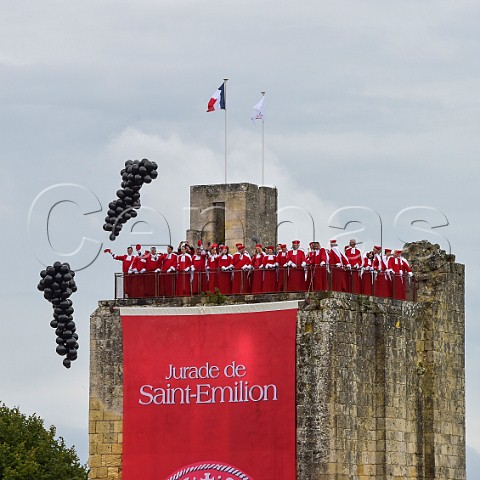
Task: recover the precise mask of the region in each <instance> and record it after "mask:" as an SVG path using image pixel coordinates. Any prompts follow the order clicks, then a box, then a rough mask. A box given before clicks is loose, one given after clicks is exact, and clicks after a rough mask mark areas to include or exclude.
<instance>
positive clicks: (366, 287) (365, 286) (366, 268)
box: [361, 257, 374, 295]
mask: <svg viewBox="0 0 480 480" xmlns="http://www.w3.org/2000/svg"><path fill="white" fill-rule="evenodd" d="M373 263H374V259H373V258H372V259H370V258H368V257H364V259H363V265H362V267H363V268H362V272H361V293H362V294H363V295H373V278H374V273H373V272H374V267H373Z"/></svg>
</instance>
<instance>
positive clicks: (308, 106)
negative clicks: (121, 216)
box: [0, 0, 480, 474]
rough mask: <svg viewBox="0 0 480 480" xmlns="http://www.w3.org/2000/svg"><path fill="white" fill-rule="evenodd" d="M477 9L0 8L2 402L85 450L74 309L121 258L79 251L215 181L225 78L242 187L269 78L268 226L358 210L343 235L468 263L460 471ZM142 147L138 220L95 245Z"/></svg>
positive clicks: (89, 304)
mask: <svg viewBox="0 0 480 480" xmlns="http://www.w3.org/2000/svg"><path fill="white" fill-rule="evenodd" d="M479 21H480V5H479V4H478V2H474V1H469V0H455V1H438V0H437V1H432V0H425V1H422V2H418V1H411V0H405V1H402V2H400V1H396V2H381V1H378V0H371V1H364V0H349V1H348V0H338V1H335V2H327V1H324V0H316V1H313V0H306V1H304V2H302V3H298V2H297V3H295V2H291V1H289V2H286V1H283V0H276V1H271V0H265V1H263V2H258V1H257V2H253V1H251V0H244V1H242V2H233V1H230V0H224V1H222V2H218V1H215V0H210V1H204V0H195V1H192V0H184V1H181V2H179V1H173V0H135V1H133V0H120V1H118V0H116V1H113V0H96V1H91V0H83V1H82V2H76V1H65V0H62V1H60V0H57V1H52V0H44V1H42V2H34V1H32V0H25V1H23V2H18V1H15V2H14V1H12V0H4V1H3V2H2V3H1V5H0V79H1V84H2V88H1V90H0V102H1V108H0V115H1V125H2V135H1V137H0V139H1V140H0V141H1V150H2V156H3V160H2V165H3V168H4V174H3V175H1V176H0V188H1V191H2V202H1V205H0V216H1V220H2V224H3V225H4V233H3V235H2V236H1V242H2V243H1V247H2V251H3V252H4V255H3V262H2V265H3V268H2V272H3V273H2V289H1V291H0V296H1V297H0V298H1V300H2V305H3V315H2V327H1V335H0V363H1V365H2V368H1V370H0V400H2V401H4V402H6V403H7V404H8V405H9V406H13V405H19V406H20V408H21V409H22V411H24V412H25V413H33V412H36V413H38V414H39V415H40V416H41V417H43V418H44V419H45V420H46V423H47V424H54V425H56V426H57V428H58V431H59V433H60V434H61V435H62V436H64V438H65V439H66V441H67V443H68V444H75V446H76V448H77V450H78V452H79V454H80V456H81V458H82V460H84V461H86V459H87V444H88V439H87V419H88V332H89V326H88V323H89V315H90V313H91V312H92V311H93V310H94V309H95V308H96V304H97V301H98V300H99V299H105V298H112V296H113V272H115V271H118V270H119V267H120V265H119V264H116V262H113V261H112V260H111V258H110V257H108V256H106V255H103V254H101V255H99V256H98V257H96V252H98V251H99V250H100V249H103V248H106V247H107V246H109V247H111V248H112V249H113V250H114V251H116V252H121V251H123V250H124V249H125V247H126V245H127V244H129V243H136V241H137V239H138V238H140V237H139V235H144V238H146V239H147V241H148V239H151V238H154V240H155V242H156V243H169V242H170V241H171V242H173V243H174V244H178V242H179V241H180V240H182V239H183V237H184V236H185V233H184V232H185V230H186V228H188V205H189V186H190V185H192V184H201V183H222V182H223V179H224V178H223V176H224V171H223V168H224V115H223V112H214V113H208V114H207V113H206V112H205V110H206V105H207V102H208V100H209V98H210V96H211V94H212V93H213V92H214V90H215V89H216V88H217V87H218V86H219V85H220V84H221V82H222V79H223V78H229V81H228V86H227V105H228V166H229V177H228V181H229V182H252V183H259V182H261V126H260V125H253V124H252V122H251V121H250V115H251V108H252V106H253V105H254V104H256V103H257V101H258V100H259V98H260V92H261V91H262V90H265V91H266V92H267V94H266V119H265V183H266V184H267V185H275V186H277V187H278V189H279V203H280V207H281V209H282V210H281V219H282V220H288V221H290V222H291V223H285V224H284V226H282V227H281V229H280V240H283V241H289V240H291V238H292V237H294V236H295V237H296V236H298V237H300V238H301V240H302V241H303V242H307V241H308V240H310V239H311V238H312V236H313V225H312V221H311V220H310V215H311V216H312V218H313V219H314V222H315V227H314V228H315V235H316V238H317V239H319V240H320V241H321V242H327V241H328V239H329V238H331V237H332V236H334V235H335V236H340V235H341V234H342V231H341V230H339V229H338V228H336V229H335V228H332V226H333V227H345V225H346V224H347V223H348V222H356V223H349V224H348V226H347V230H348V232H343V233H344V234H345V236H347V237H348V236H351V231H352V230H355V229H362V228H363V229H364V230H363V231H362V232H358V233H356V235H357V237H358V238H359V239H360V240H362V241H363V242H364V245H371V242H377V241H378V240H379V238H380V237H382V239H383V243H384V245H389V246H391V247H394V248H396V247H399V246H401V245H402V242H403V241H412V240H420V239H428V240H430V241H432V242H436V243H440V244H441V245H442V247H443V248H445V249H447V250H448V249H450V248H451V251H452V253H454V254H455V255H456V256H457V260H458V261H459V262H461V263H465V264H466V265H467V280H466V293H467V297H466V298H467V301H466V307H467V322H466V330H467V331H466V333H467V342H466V347H467V352H466V368H467V430H468V431H467V442H468V452H469V458H468V462H469V469H470V473H471V474H473V473H474V472H475V470H476V469H478V471H477V474H478V472H480V461H479V459H480V413H479V412H478V409H477V408H475V406H476V405H478V404H479V402H480V380H479V379H478V378H479V377H478V375H477V372H478V369H479V367H480V359H479V356H478V355H477V351H478V348H479V345H480V327H479V326H478V325H477V321H476V315H475V311H477V310H478V309H479V308H480V303H479V300H478V298H479V296H478V295H476V290H477V289H478V286H479V283H480V274H479V270H480V261H479V258H478V255H476V254H475V252H474V253H473V254H472V248H473V247H474V245H475V239H476V238H477V237H478V235H479V230H480V227H479V225H478V223H477V222H478V210H477V203H478V199H479V193H478V187H477V184H478V177H479V172H480V161H479V160H480V159H479V146H480V145H479V144H480V135H479V134H478V132H479V129H480V108H479V107H480V60H479V59H480V30H479V29H478V25H479ZM144 157H147V158H149V159H151V160H155V161H156V162H157V163H158V165H159V173H160V174H159V177H158V179H157V180H155V182H154V183H152V184H150V185H147V186H145V187H144V188H143V190H142V203H143V205H144V206H145V207H146V208H145V209H144V212H143V214H142V215H144V217H141V218H142V219H143V220H144V222H145V223H143V224H140V225H138V226H137V229H136V230H135V231H134V232H132V233H130V232H129V231H124V232H122V234H121V236H120V237H119V239H118V240H117V241H116V242H115V243H114V244H113V245H112V244H111V243H110V242H109V241H108V236H107V235H106V234H105V232H103V230H102V228H101V227H102V224H103V218H104V216H105V211H106V207H107V205H108V203H109V202H110V201H111V200H113V199H114V198H115V191H116V190H117V189H118V188H119V184H120V177H119V171H120V169H121V168H122V166H123V163H124V162H125V160H127V159H130V158H132V159H135V158H139V159H140V158H144ZM65 200H67V201H65ZM55 205H56V206H55ZM53 206H55V208H53V209H52V207H53ZM347 207H348V208H347ZM100 209H103V211H100ZM47 219H49V222H47ZM380 220H381V224H380ZM412 221H416V223H415V224H414V225H415V226H416V229H414V228H412V227H411V226H409V225H410V223H411V222H412ZM167 222H168V226H167ZM359 222H361V223H359ZM47 223H48V231H47ZM380 225H381V226H380ZM169 229H170V233H169ZM420 229H422V230H420ZM148 232H153V233H152V234H150V235H149V234H148ZM47 235H48V237H47ZM82 238H88V239H90V240H85V241H84V243H83V244H82ZM57 259H60V260H63V261H70V262H71V264H72V265H73V266H74V267H75V268H76V269H77V270H79V272H78V274H77V277H76V279H77V283H78V287H79V290H78V292H77V293H76V294H75V295H74V297H73V301H74V306H75V309H76V310H75V321H76V323H77V327H78V333H79V336H80V340H79V342H80V351H79V359H78V360H77V361H76V362H74V364H73V366H72V368H71V369H70V370H66V369H65V368H63V367H62V365H61V358H60V357H58V356H57V355H56V354H55V352H54V348H55V338H54V332H53V330H51V329H50V327H49V322H50V319H51V306H50V305H49V304H48V303H47V302H46V301H45V300H44V299H43V297H42V295H41V294H40V293H39V292H38V291H37V290H36V284H37V282H38V279H39V277H38V274H39V271H40V270H41V269H42V264H41V262H44V263H49V262H53V261H55V260H57ZM87 265H89V266H88V267H87V268H84V267H86V266H87Z"/></svg>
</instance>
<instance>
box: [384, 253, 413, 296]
mask: <svg viewBox="0 0 480 480" xmlns="http://www.w3.org/2000/svg"><path fill="white" fill-rule="evenodd" d="M401 255H402V250H394V252H393V256H391V257H389V259H388V268H389V270H391V271H392V272H393V298H396V299H397V300H405V298H406V283H407V281H409V277H410V276H412V271H411V269H410V265H409V264H408V262H407V261H406V259H405V258H403V257H402V256H401Z"/></svg>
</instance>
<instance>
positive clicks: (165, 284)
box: [159, 252, 177, 297]
mask: <svg viewBox="0 0 480 480" xmlns="http://www.w3.org/2000/svg"><path fill="white" fill-rule="evenodd" d="M176 270H177V254H176V253H174V252H172V253H166V254H165V255H164V257H163V264H162V275H161V280H160V285H159V291H160V296H165V297H173V296H174V295H175V277H176V273H175V271H176Z"/></svg>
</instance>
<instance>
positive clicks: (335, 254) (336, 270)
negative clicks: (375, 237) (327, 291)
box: [328, 247, 351, 292]
mask: <svg viewBox="0 0 480 480" xmlns="http://www.w3.org/2000/svg"><path fill="white" fill-rule="evenodd" d="M328 263H329V264H330V271H331V275H332V290H335V291H337V292H350V291H351V289H350V282H349V281H350V272H349V271H348V272H347V271H346V270H345V267H346V265H349V263H348V259H347V257H345V255H343V254H342V252H341V251H340V249H339V248H338V247H332V249H331V250H330V252H329V253H328Z"/></svg>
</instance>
